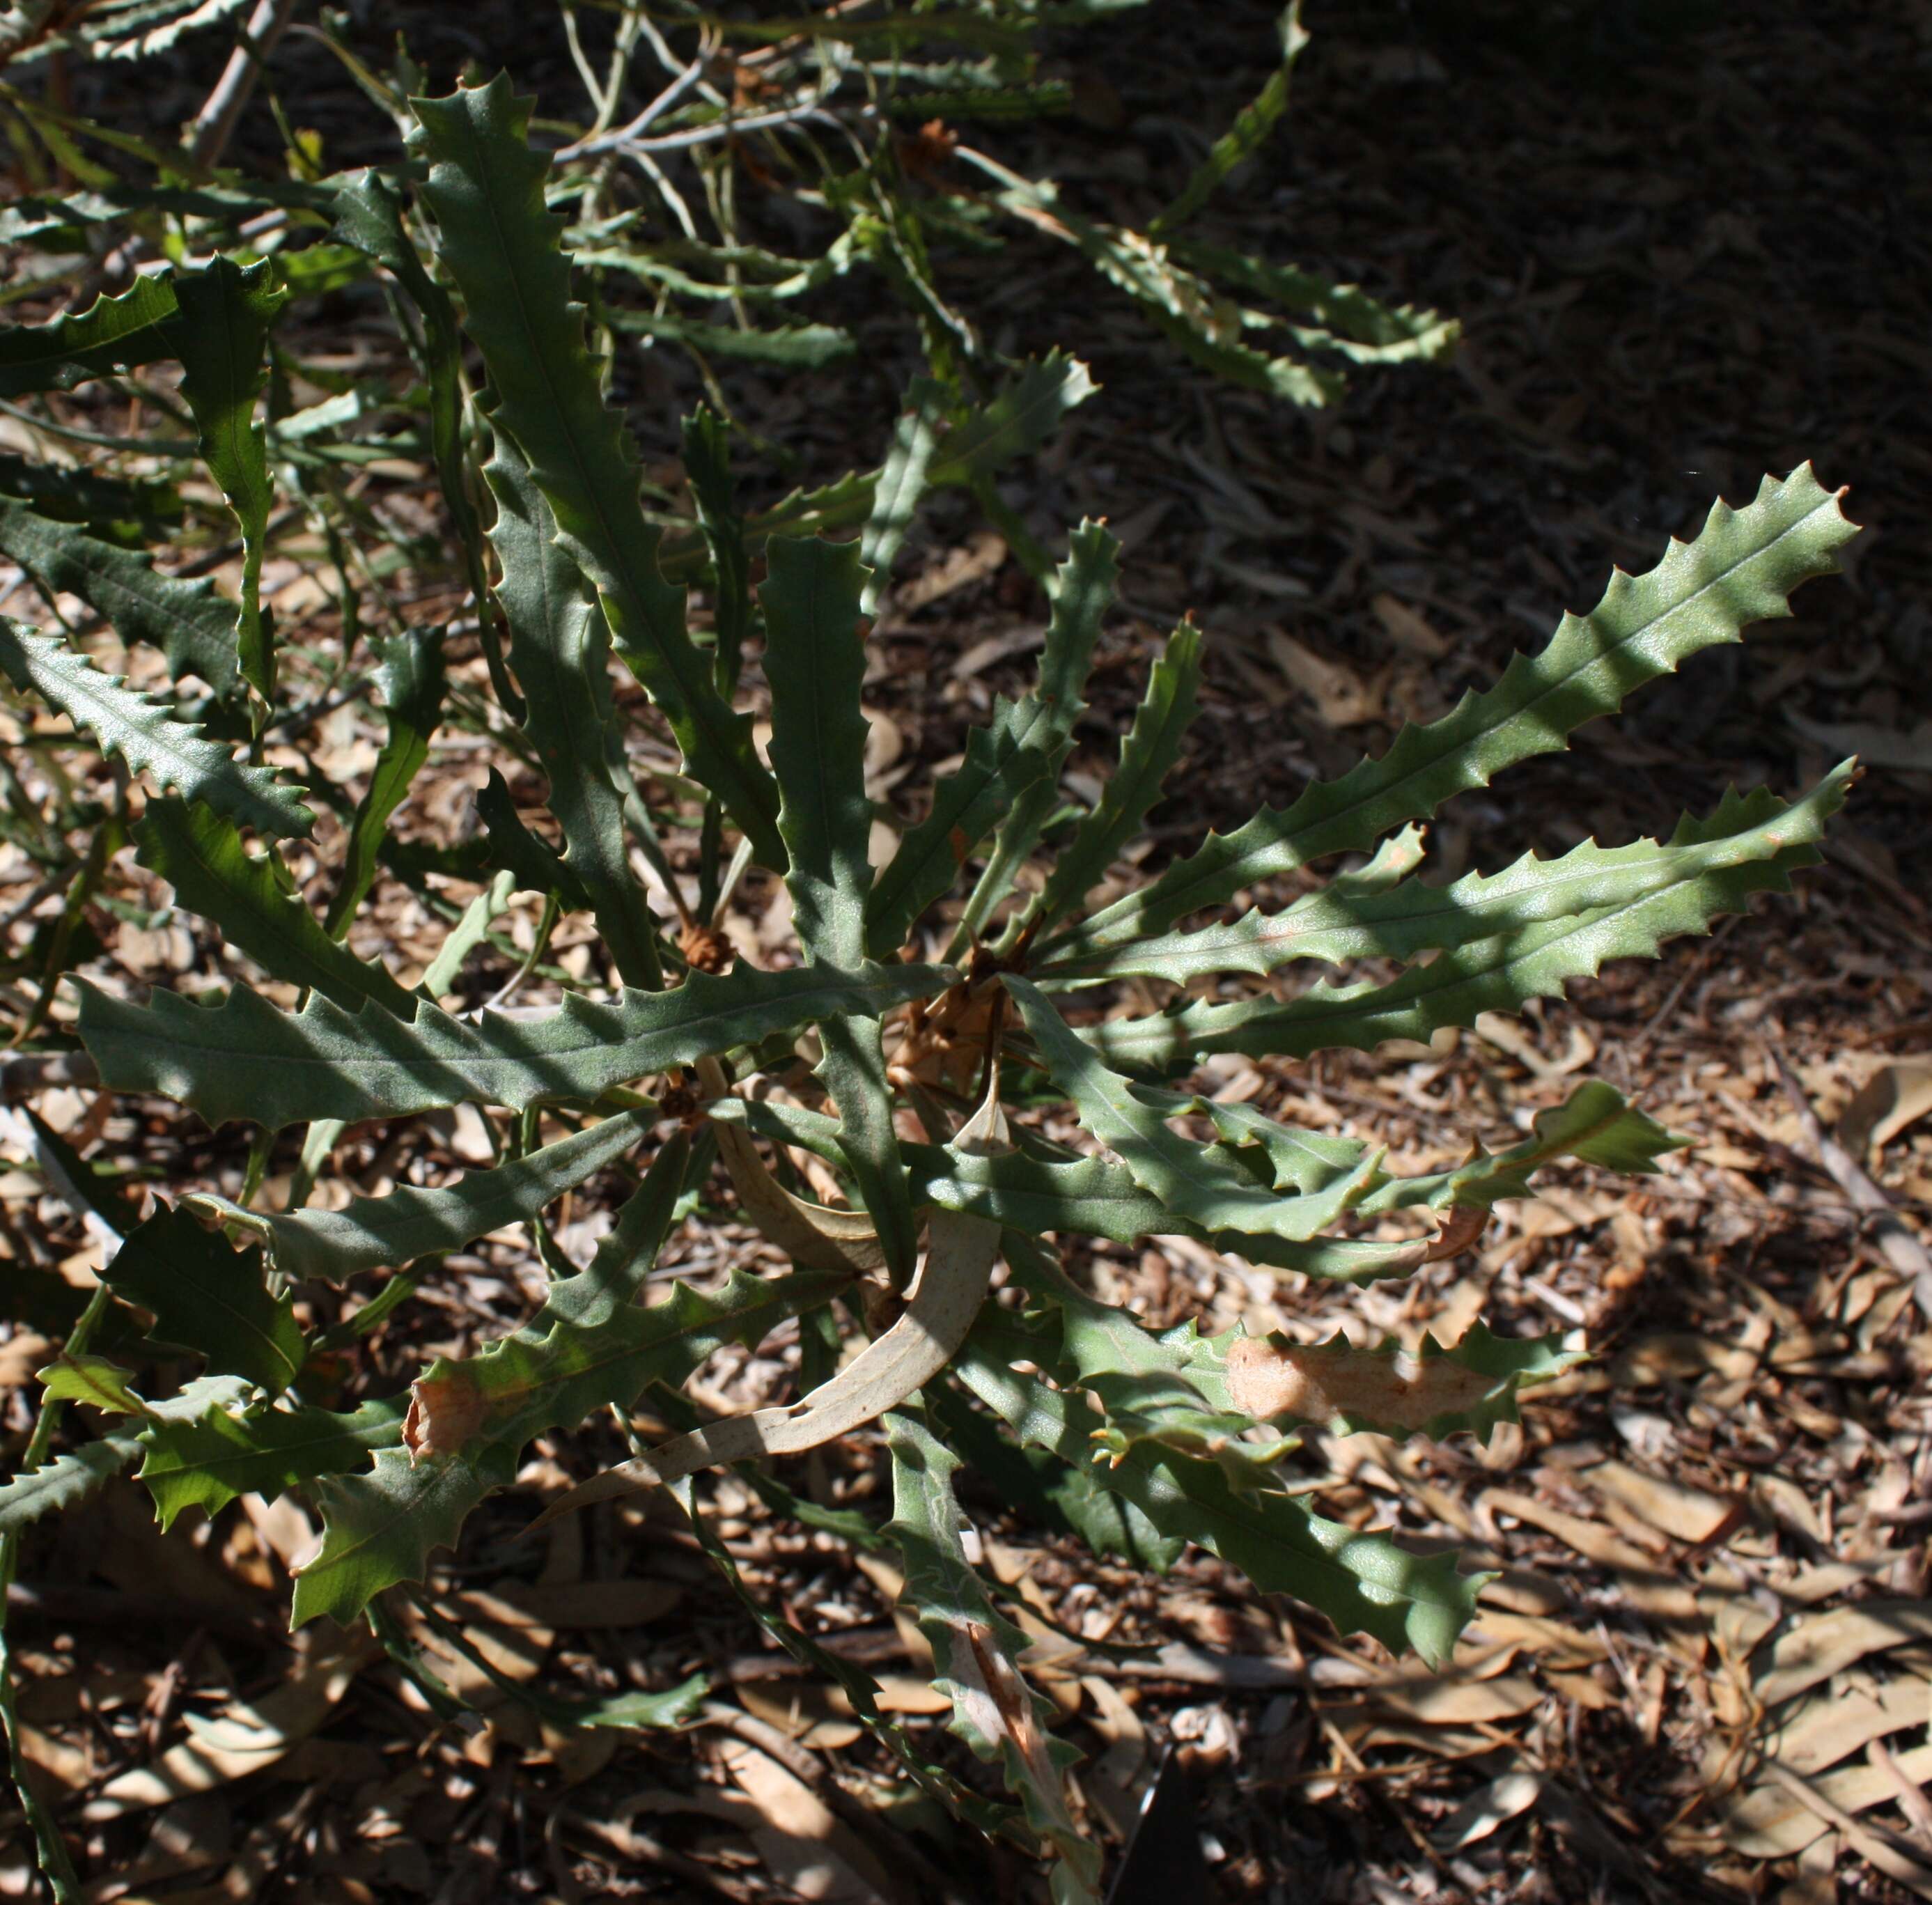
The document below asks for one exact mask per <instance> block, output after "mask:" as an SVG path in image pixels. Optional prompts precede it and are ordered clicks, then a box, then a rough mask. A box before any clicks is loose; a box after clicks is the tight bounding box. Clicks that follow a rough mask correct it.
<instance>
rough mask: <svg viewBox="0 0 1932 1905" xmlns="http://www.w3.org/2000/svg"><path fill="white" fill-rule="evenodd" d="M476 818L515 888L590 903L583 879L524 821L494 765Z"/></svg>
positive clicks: (580, 904) (493, 857) (492, 860)
mask: <svg viewBox="0 0 1932 1905" xmlns="http://www.w3.org/2000/svg"><path fill="white" fill-rule="evenodd" d="M476 817H477V818H478V820H481V822H482V823H483V826H484V831H485V832H487V835H489V840H490V864H491V865H494V866H497V867H500V868H502V870H503V871H505V873H507V874H509V876H510V878H511V883H512V890H513V891H520V892H526V893H555V894H556V895H557V897H558V898H559V899H560V900H562V902H563V903H564V904H565V906H571V907H585V906H588V905H589V904H590V895H589V894H588V893H587V892H585V891H584V889H583V881H582V880H580V879H578V878H577V875H576V874H574V873H573V872H572V871H571V869H570V868H568V866H566V865H565V864H564V862H563V860H562V857H561V856H559V854H558V853H557V851H556V849H555V848H554V847H552V846H551V845H550V842H549V841H547V840H541V839H539V838H538V837H537V835H535V834H534V833H532V832H531V831H530V829H529V828H528V827H526V826H525V825H524V824H523V816H522V815H521V814H519V813H518V812H517V802H516V797H515V796H514V795H513V794H512V793H511V792H510V784H509V783H508V781H506V780H505V779H504V778H503V777H502V775H501V774H500V773H499V772H497V770H496V769H495V768H493V767H492V768H491V769H490V777H489V778H488V780H487V781H486V782H485V783H484V787H483V789H482V791H481V793H478V795H477V796H476Z"/></svg>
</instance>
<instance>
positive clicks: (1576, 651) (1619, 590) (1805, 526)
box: [1040, 463, 1857, 956]
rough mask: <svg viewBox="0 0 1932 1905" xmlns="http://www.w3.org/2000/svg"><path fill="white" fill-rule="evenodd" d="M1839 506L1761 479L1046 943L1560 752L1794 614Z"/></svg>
mask: <svg viewBox="0 0 1932 1905" xmlns="http://www.w3.org/2000/svg"><path fill="white" fill-rule="evenodd" d="M1838 503H1839V495H1838V494H1835V493H1832V492H1829V491H1828V490H1824V489H1822V488H1820V486H1819V484H1818V481H1817V478H1816V477H1815V476H1814V475H1813V474H1812V472H1811V465H1810V464H1809V463H1805V464H1801V465H1800V466H1799V468H1798V469H1796V470H1794V471H1793V472H1792V473H1791V475H1789V476H1788V477H1787V478H1784V480H1783V481H1779V480H1778V479H1777V478H1775V477H1770V476H1767V477H1766V478H1765V479H1764V482H1763V486H1762V487H1760V490H1759V491H1758V494H1757V499H1756V500H1755V501H1754V502H1752V503H1751V505H1749V506H1748V507H1747V508H1743V509H1736V510H1734V509H1732V508H1730V507H1729V506H1728V505H1726V504H1724V503H1722V502H1719V503H1717V504H1715V505H1713V507H1712V511H1711V514H1710V516H1709V520H1707V521H1706V524H1705V526H1704V529H1703V532H1702V533H1701V534H1700V535H1698V537H1697V539H1696V540H1695V541H1691V542H1688V543H1685V542H1673V544H1672V545H1671V547H1670V553H1668V554H1667V556H1665V557H1664V560H1663V561H1662V562H1660V563H1659V564H1658V566H1657V567H1656V568H1654V569H1652V570H1651V571H1649V572H1648V573H1647V574H1643V575H1641V576H1631V575H1627V574H1624V573H1623V572H1622V571H1621V570H1620V571H1618V572H1617V574H1616V575H1615V576H1613V577H1612V579H1611V582H1610V588H1609V589H1608V590H1607V592H1606V593H1605V595H1604V598H1603V600H1602V601H1601V602H1600V603H1599V604H1598V606H1597V607H1596V608H1595V610H1592V612H1591V613H1589V615H1587V616H1576V615H1566V616H1565V617H1564V618H1563V620H1562V624H1561V625H1560V626H1559V628H1558V629H1557V631H1556V634H1555V636H1554V637H1553V638H1552V639H1551V640H1550V644H1549V646H1547V648H1545V649H1544V650H1543V651H1542V652H1541V654H1539V655H1537V656H1536V657H1535V658H1534V659H1532V658H1530V657H1529V656H1526V655H1517V657H1516V658H1514V660H1513V661H1511V663H1510V665H1509V667H1508V669H1507V670H1505V673H1504V675H1503V678H1502V680H1501V681H1500V682H1498V683H1497V684H1496V686H1495V687H1494V688H1490V690H1488V691H1487V692H1486V693H1484V694H1469V695H1466V696H1465V697H1463V700H1462V701H1461V702H1460V703H1458V704H1457V706H1456V708H1455V709H1454V710H1453V711H1452V712H1450V713H1448V714H1447V715H1444V716H1443V718H1442V719H1441V720H1440V721H1432V722H1430V724H1427V726H1426V727H1405V728H1403V730H1402V731H1401V733H1399V734H1398V735H1397V736H1396V738H1395V740H1394V742H1393V743H1392V744H1391V746H1390V748H1389V750H1388V752H1387V753H1386V754H1384V755H1383V756H1382V758H1381V759H1380V760H1365V761H1364V762H1362V763H1361V765H1360V766H1357V767H1355V768H1353V769H1351V770H1350V771H1349V772H1348V773H1346V774H1345V775H1343V776H1342V778H1340V780H1338V781H1324V782H1322V783H1320V784H1318V785H1316V786H1315V787H1310V789H1309V790H1308V791H1307V793H1304V794H1303V795H1302V796H1301V799H1298V801H1296V802H1295V804H1294V805H1292V807H1289V808H1285V809H1280V810H1276V809H1270V810H1268V811H1264V812H1262V813H1261V814H1258V815H1256V817H1255V818H1254V819H1253V820H1250V821H1249V822H1248V823H1247V825H1246V826H1243V827H1240V828H1238V829H1236V830H1235V832H1232V833H1231V834H1227V835H1218V834H1217V835H1213V836H1211V838H1209V839H1208V842H1207V844H1205V846H1203V847H1202V848H1201V849H1200V850H1199V852H1198V853H1195V854H1193V856H1190V858H1189V859H1185V860H1184V861H1182V862H1181V863H1180V864H1179V865H1177V866H1175V867H1173V868H1170V869H1169V871H1167V872H1166V874H1163V875H1162V877H1160V879H1159V880H1156V881H1154V883H1153V884H1152V885H1151V886H1147V887H1144V888H1142V889H1141V890H1140V891H1139V892H1135V893H1132V894H1130V895H1127V897H1126V898H1123V899H1121V900H1118V901H1115V903H1114V904H1112V906H1109V907H1105V908H1103V910H1101V911H1100V912H1099V913H1095V914H1094V916H1092V917H1091V918H1090V919H1087V920H1085V921H1083V922H1081V923H1080V924H1079V925H1077V926H1074V927H1072V928H1070V929H1068V930H1067V932H1064V934H1061V935H1058V938H1057V939H1056V940H1055V941H1052V942H1049V943H1048V944H1043V946H1042V947H1040V952H1041V953H1042V954H1043V956H1045V955H1046V954H1047V953H1048V951H1049V945H1058V946H1061V947H1064V948H1065V949H1066V950H1067V953H1068V954H1069V955H1070V956H1084V955H1085V954H1086V953H1088V952H1091V951H1093V950H1097V949H1098V948H1100V947H1111V946H1117V945H1120V944H1124V942H1126V941H1130V940H1134V939H1140V938H1145V937H1147V936H1148V935H1151V934H1154V933H1157V932H1165V931H1166V929H1168V928H1169V927H1170V926H1175V925H1176V924H1177V923H1178V922H1180V921H1181V919H1184V918H1185V917H1187V915H1189V914H1190V913H1196V912H1199V910H1202V908H1203V907H1210V906H1219V905H1221V904H1224V903H1225V902H1226V901H1228V900H1229V899H1230V898H1232V897H1233V896H1234V895H1235V893H1237V892H1239V891H1240V890H1241V889H1242V888H1243V887H1244V886H1252V885H1253V884H1254V883H1256V881H1257V880H1265V879H1272V878H1274V877H1278V876H1279V875H1280V874H1285V873H1289V872H1292V871H1294V870H1295V868H1298V867H1301V866H1304V865H1307V864H1308V863H1309V862H1310V861H1312V860H1315V859H1320V858H1322V857H1323V856H1325V855H1328V854H1330V853H1349V852H1359V851H1361V850H1365V849H1367V847H1370V846H1372V845H1373V844H1374V842H1375V841H1376V840H1377V839H1378V838H1379V837H1380V836H1381V835H1382V834H1384V833H1385V832H1388V830H1389V829H1391V827H1394V826H1399V825H1400V823H1402V822H1403V821H1405V820H1415V819H1418V818H1421V817H1424V816H1426V815H1427V814H1430V813H1433V811H1435V809H1436V808H1438V807H1439V806H1440V805H1442V803H1443V802H1444V801H1445V800H1447V799H1449V798H1450V797H1451V796H1452V795H1454V794H1457V793H1463V792H1464V791H1465V790H1467V789H1469V788H1471V787H1485V786H1487V785H1488V784H1489V782H1490V780H1491V779H1492V778H1493V777H1494V776H1495V775H1496V774H1498V773H1499V772H1502V769H1504V768H1505V767H1508V766H1512V765H1513V764H1514V763H1516V762H1517V761H1519V760H1526V759H1528V758H1529V757H1531V756H1532V755H1535V754H1547V753H1550V752H1551V751H1553V750H1556V749H1559V748H1562V746H1564V745H1565V742H1566V741H1567V739H1568V736H1569V735H1570V734H1571V733H1572V732H1573V731H1574V730H1575V729H1577V728H1578V727H1581V726H1582V725H1583V724H1584V722H1586V721H1591V720H1594V719H1595V718H1596V717H1597V716H1598V715H1607V714H1611V713H1614V712H1616V709H1618V708H1619V706H1621V705H1622V702H1623V700H1624V697H1625V696H1626V695H1627V694H1630V693H1631V692H1632V691H1634V690H1635V689H1637V688H1640V687H1641V686H1643V685H1644V683H1646V682H1649V681H1652V680H1654V679H1655V678H1656V677H1657V676H1659V675H1661V674H1665V673H1670V672H1671V671H1672V670H1674V669H1676V667H1679V664H1682V662H1683V661H1685V660H1687V659H1688V658H1689V657H1690V656H1691V655H1694V654H1696V653H1697V652H1699V651H1700V649H1705V648H1708V647H1709V646H1712V644H1713V643H1720V642H1730V641H1735V640H1737V639H1738V638H1739V634H1740V632H1741V631H1742V629H1743V628H1744V627H1745V625H1746V624H1747V623H1749V622H1754V621H1758V620H1761V619H1766V618H1770V617H1776V616H1787V615H1789V614H1790V612H1791V610H1790V606H1789V603H1788V601H1787V598H1788V597H1789V595H1790V593H1791V592H1792V591H1793V589H1796V588H1797V587H1798V586H1799V584H1800V583H1803V582H1805V581H1807V580H1810V579H1811V577H1814V576H1819V575H1828V574H1832V573H1834V572H1835V571H1836V570H1837V568H1838V558H1837V554H1836V551H1837V550H1838V549H1839V548H1840V547H1841V546H1842V545H1843V544H1844V543H1845V542H1846V541H1847V540H1849V538H1851V537H1852V536H1853V535H1856V534H1857V529H1856V526H1855V525H1854V524H1852V523H1848V522H1847V521H1846V520H1845V518H1844V516H1843V513H1842V512H1841V510H1840V508H1839V506H1838Z"/></svg>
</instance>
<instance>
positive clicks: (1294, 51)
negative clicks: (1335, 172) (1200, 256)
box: [1148, 0, 1308, 239]
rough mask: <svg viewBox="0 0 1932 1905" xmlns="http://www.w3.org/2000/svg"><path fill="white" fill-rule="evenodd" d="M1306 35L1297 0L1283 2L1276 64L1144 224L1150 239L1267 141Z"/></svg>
mask: <svg viewBox="0 0 1932 1905" xmlns="http://www.w3.org/2000/svg"><path fill="white" fill-rule="evenodd" d="M1307 43H1308V34H1307V32H1306V31H1304V28H1303V26H1302V24H1301V0H1289V5H1288V7H1286V9H1285V10H1284V11H1283V14H1282V17H1281V64H1280V65H1279V66H1277V68H1275V70H1274V71H1273V72H1272V73H1271V74H1269V75H1268V81H1267V83H1266V84H1265V86H1263V87H1262V89H1261V91H1260V92H1259V93H1257V94H1256V95H1255V97H1254V98H1253V99H1251V100H1250V101H1249V102H1248V104H1247V105H1245V106H1244V107H1242V108H1241V111H1240V112H1239V113H1237V114H1236V115H1235V122H1234V124H1232V125H1231V126H1230V127H1229V128H1228V130H1226V132H1224V133H1223V134H1222V135H1221V136H1220V138H1219V139H1216V140H1215V142H1214V144H1213V145H1211V146H1210V147H1209V148H1208V156H1207V157H1205V159H1203V160H1202V161H1201V163H1199V165H1198V166H1196V167H1195V168H1194V169H1193V172H1191V173H1190V175H1188V179H1187V184H1184V186H1182V187H1181V190H1179V191H1178V192H1177V193H1175V196H1174V197H1173V198H1172V199H1171V200H1170V201H1169V203H1168V205H1167V208H1166V210H1165V211H1163V212H1162V213H1161V214H1160V217H1157V219H1155V220H1154V223H1152V224H1151V225H1150V226H1148V236H1149V237H1150V238H1155V239H1164V238H1168V237H1171V236H1172V235H1173V233H1175V232H1176V231H1177V230H1178V229H1180V227H1181V226H1183V225H1184V224H1185V223H1187V220H1189V219H1190V218H1192V217H1193V216H1194V214H1196V212H1197V211H1199V210H1200V209H1201V208H1202V206H1203V205H1205V204H1206V203H1207V202H1208V199H1210V198H1211V197H1212V196H1214V191H1215V188H1216V187H1217V186H1219V185H1220V183H1221V181H1223V179H1224V178H1226V177H1227V175H1229V172H1232V171H1233V170H1234V169H1235V167H1236V166H1238V165H1240V164H1241V163H1242V162H1243V161H1244V160H1247V159H1250V158H1252V157H1253V156H1254V154H1256V152H1258V151H1260V150H1261V148H1262V146H1263V145H1265V144H1266V143H1267V142H1268V136H1269V134H1270V133H1272V132H1273V131H1274V129H1275V127H1277V125H1279V124H1280V123H1281V119H1282V115H1283V114H1284V113H1286V111H1287V110H1288V86H1289V77H1290V76H1291V75H1292V73H1293V72H1294V71H1295V62H1296V61H1297V60H1298V58H1301V49H1302V48H1303V47H1304V46H1307Z"/></svg>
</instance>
